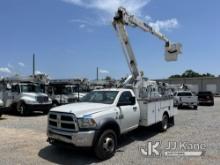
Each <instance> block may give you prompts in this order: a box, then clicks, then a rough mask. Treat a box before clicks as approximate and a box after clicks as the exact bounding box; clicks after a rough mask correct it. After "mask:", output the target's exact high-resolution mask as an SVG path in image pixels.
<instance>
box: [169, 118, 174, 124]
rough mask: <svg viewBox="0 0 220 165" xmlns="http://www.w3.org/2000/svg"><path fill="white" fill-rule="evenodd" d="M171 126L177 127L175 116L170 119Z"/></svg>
mask: <svg viewBox="0 0 220 165" xmlns="http://www.w3.org/2000/svg"><path fill="white" fill-rule="evenodd" d="M169 124H170V126H174V125H175V119H174V116H173V117H170V118H169Z"/></svg>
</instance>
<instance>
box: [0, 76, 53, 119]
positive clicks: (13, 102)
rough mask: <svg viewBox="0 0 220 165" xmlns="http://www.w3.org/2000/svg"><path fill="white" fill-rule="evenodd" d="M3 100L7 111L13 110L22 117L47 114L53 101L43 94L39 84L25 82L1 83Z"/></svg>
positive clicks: (11, 81)
mask: <svg viewBox="0 0 220 165" xmlns="http://www.w3.org/2000/svg"><path fill="white" fill-rule="evenodd" d="M1 86H2V87H1V95H2V96H1V97H2V98H1V99H2V101H3V107H4V108H5V109H11V110H13V111H16V112H18V113H19V114H20V115H28V114H30V113H31V112H33V111H42V112H43V113H45V114H47V113H48V111H49V110H50V108H51V106H52V100H51V99H50V98H49V97H48V95H47V94H45V93H43V88H41V86H40V85H39V84H37V83H34V82H31V81H23V80H10V81H8V80H6V81H2V82H1Z"/></svg>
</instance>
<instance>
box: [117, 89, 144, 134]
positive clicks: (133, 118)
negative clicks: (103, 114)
mask: <svg viewBox="0 0 220 165" xmlns="http://www.w3.org/2000/svg"><path fill="white" fill-rule="evenodd" d="M137 104H138V103H137V102H136V100H135V98H134V97H133V96H132V94H131V92H129V91H126V92H123V93H122V94H121V96H120V98H119V101H118V105H117V106H118V109H119V123H120V127H121V131H122V133H125V132H128V131H130V130H133V129H135V128H137V127H138V125H139V119H140V110H139V106H138V105H137Z"/></svg>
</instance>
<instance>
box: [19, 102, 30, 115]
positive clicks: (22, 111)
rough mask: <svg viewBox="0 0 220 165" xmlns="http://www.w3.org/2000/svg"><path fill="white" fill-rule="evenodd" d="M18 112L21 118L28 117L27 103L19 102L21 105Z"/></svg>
mask: <svg viewBox="0 0 220 165" xmlns="http://www.w3.org/2000/svg"><path fill="white" fill-rule="evenodd" d="M17 112H18V113H19V114H20V115H21V116H25V115H28V111H27V107H26V105H25V103H23V102H19V103H18V104H17Z"/></svg>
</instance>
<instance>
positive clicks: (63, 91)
mask: <svg viewBox="0 0 220 165" xmlns="http://www.w3.org/2000/svg"><path fill="white" fill-rule="evenodd" d="M46 88H47V93H48V95H49V96H50V98H51V99H52V106H53V107H56V106H59V105H64V104H69V103H74V102H77V101H79V100H80V99H81V98H82V97H83V96H85V94H86V93H84V92H82V90H81V89H80V87H79V85H74V84H71V83H69V82H64V81H53V82H50V83H49V85H48V86H47V87H46Z"/></svg>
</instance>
